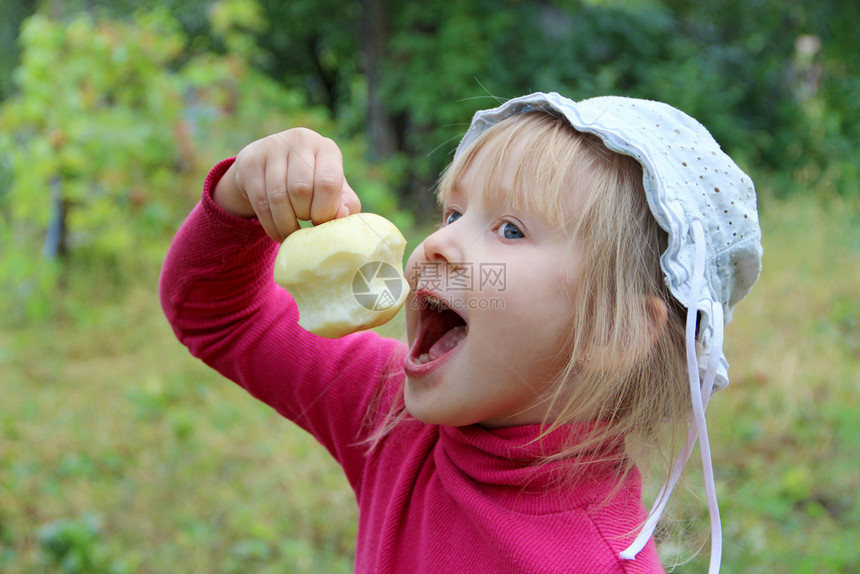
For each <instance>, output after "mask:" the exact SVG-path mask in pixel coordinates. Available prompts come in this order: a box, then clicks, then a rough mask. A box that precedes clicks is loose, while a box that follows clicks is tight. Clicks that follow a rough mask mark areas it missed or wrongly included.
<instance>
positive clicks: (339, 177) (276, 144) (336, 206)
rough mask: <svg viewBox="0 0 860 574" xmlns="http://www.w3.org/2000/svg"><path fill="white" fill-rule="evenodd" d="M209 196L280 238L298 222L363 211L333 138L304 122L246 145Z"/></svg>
mask: <svg viewBox="0 0 860 574" xmlns="http://www.w3.org/2000/svg"><path fill="white" fill-rule="evenodd" d="M212 197H213V199H214V200H215V203H217V204H218V205H219V206H220V207H221V208H222V209H224V210H225V211H227V212H228V213H232V214H233V215H237V216H239V217H253V216H255V215H256V216H257V219H259V220H260V223H261V224H262V225H263V228H264V229H265V230H266V233H268V234H269V237H271V238H272V239H274V240H275V241H283V240H284V239H285V238H286V237H287V236H288V235H289V234H291V233H292V232H293V231H295V230H297V229H298V228H299V222H298V220H300V219H301V220H310V221H312V222H313V223H314V224H315V225H316V224H320V223H324V222H326V221H329V220H331V219H336V218H340V217H346V216H347V215H350V214H353V213H358V212H359V211H361V202H360V201H359V199H358V196H357V195H356V194H355V192H354V191H353V190H352V188H351V187H349V184H348V183H347V182H346V178H345V177H344V174H343V157H342V156H341V153H340V148H338V147H337V144H335V143H334V142H333V141H332V140H330V139H328V138H325V137H323V136H321V135H320V134H318V133H316V132H314V131H311V130H309V129H305V128H293V129H291V130H287V131H285V132H281V133H278V134H273V135H270V136H268V137H266V138H263V139H261V140H257V141H255V142H254V143H252V144H250V145H248V146H247V147H245V148H244V149H243V150H242V151H241V152H239V155H238V156H236V162H235V163H234V164H233V165H232V166H231V167H230V169H228V170H227V173H225V174H224V176H223V177H222V178H221V180H220V181H219V182H218V185H217V186H216V187H215V192H214V193H213V196H212Z"/></svg>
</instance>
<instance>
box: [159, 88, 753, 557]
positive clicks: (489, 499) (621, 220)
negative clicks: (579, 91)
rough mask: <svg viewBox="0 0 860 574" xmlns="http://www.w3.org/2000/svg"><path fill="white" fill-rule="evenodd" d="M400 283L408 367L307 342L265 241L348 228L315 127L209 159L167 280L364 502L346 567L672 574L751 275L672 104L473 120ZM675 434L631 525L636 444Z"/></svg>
mask: <svg viewBox="0 0 860 574" xmlns="http://www.w3.org/2000/svg"><path fill="white" fill-rule="evenodd" d="M439 202H440V204H441V205H442V222H441V226H440V227H439V229H438V230H437V231H436V232H434V233H432V234H431V235H430V236H429V237H427V238H426V239H425V240H424V242H423V243H421V244H420V245H419V246H418V247H416V248H415V250H414V252H413V253H412V255H411V257H410V258H409V261H408V263H407V266H406V275H407V278H408V280H409V282H410V287H411V293H410V299H409V301H408V303H407V310H406V324H407V339H408V342H409V347H407V346H406V345H404V344H403V343H401V342H399V341H396V340H391V339H386V338H383V337H380V336H378V335H376V334H375V333H373V332H363V333H357V334H354V335H350V336H347V337H344V338H342V339H337V340H330V339H322V338H318V337H316V336H314V335H311V334H310V333H307V332H305V331H304V330H302V329H301V328H300V327H298V325H297V317H298V313H297V310H296V308H295V305H294V303H293V302H292V299H291V298H290V296H289V294H288V293H286V292H285V291H284V290H282V289H281V288H279V287H278V286H276V285H275V284H274V283H273V280H272V276H271V268H272V262H273V259H274V256H275V253H276V252H277V248H278V242H279V241H281V240H282V239H283V238H285V237H286V236H288V235H289V234H290V233H292V232H293V231H295V230H296V229H298V221H297V220H311V221H312V222H313V223H315V224H319V223H322V222H324V221H327V220H330V219H333V218H338V217H344V216H346V215H348V214H351V213H356V212H358V211H359V210H360V202H359V198H358V197H357V195H356V193H355V192H354V191H353V190H352V189H351V188H350V186H349V184H348V183H347V182H346V179H345V177H344V174H343V169H342V162H341V157H340V153H339V150H338V148H337V146H336V145H335V144H334V143H333V142H332V141H331V140H328V139H326V138H323V137H322V136H320V135H318V134H316V133H314V132H311V131H309V130H305V129H293V130H289V131H286V132H283V133H281V134H277V135H274V136H270V137H268V138H265V139H263V140H260V141H257V142H255V143H253V144H251V145H249V146H248V147H246V148H245V149H244V150H242V152H241V153H240V154H239V155H238V157H237V158H235V160H233V159H230V160H226V161H224V162H221V163H220V164H218V165H217V166H216V167H215V168H214V169H213V170H212V172H211V173H210V174H209V176H208V177H207V179H206V183H205V186H204V192H203V199H202V201H201V203H200V204H199V205H198V206H197V207H196V208H195V209H194V211H193V212H192V213H191V215H190V216H189V217H188V219H187V220H186V222H185V223H184V225H183V226H182V228H181V229H180V230H179V232H178V234H177V236H176V238H175V240H174V242H173V245H172V246H171V249H170V252H169V253H168V256H167V260H166V262H165V266H164V270H163V273H162V278H161V297H162V304H163V307H164V311H165V313H166V315H167V317H168V319H169V320H170V322H171V324H172V325H173V328H174V330H175V332H176V334H177V336H178V337H179V339H180V340H181V341H182V342H183V343H184V344H186V345H187V346H188V347H189V349H190V350H191V352H192V353H193V354H194V355H195V356H197V357H199V358H201V359H202V360H204V361H205V362H206V363H208V364H209V365H211V366H212V367H213V368H215V369H217V370H218V371H219V372H221V373H223V374H224V375H225V376H226V377H228V378H230V379H232V380H234V381H236V382H237V383H238V384H239V385H241V386H242V387H244V388H245V389H247V390H248V392H250V393H251V394H252V395H254V396H255V397H257V398H258V399H260V400H262V401H264V402H266V403H267V404H269V405H271V406H272V407H273V408H275V409H276V410H277V411H278V412H280V413H281V414H283V415H284V416H285V417H287V418H290V419H291V420H293V421H295V422H296V423H297V424H298V425H300V426H301V427H302V428H304V429H306V430H307V431H308V432H310V433H312V434H313V435H314V436H315V437H316V438H317V439H318V440H319V441H320V442H321V443H322V444H323V445H324V446H325V447H326V448H327V449H328V450H329V452H331V454H332V455H333V456H334V457H335V458H336V459H337V461H338V462H339V463H340V464H341V465H342V467H343V469H344V472H345V473H346V476H347V479H348V480H349V483H350V485H351V486H352V488H353V489H354V491H355V496H356V499H357V502H358V505H359V510H360V512H359V530H358V541H357V550H356V558H355V569H356V572H410V573H418V572H458V573H464V572H476V573H477V572H480V573H488V572H505V573H510V572H583V573H595V572H599V573H606V572H628V573H632V572H662V571H663V570H662V567H661V565H660V561H659V559H658V556H657V553H656V550H655V546H654V543H653V541H652V540H651V534H652V532H653V530H654V528H655V526H656V523H657V521H658V520H659V517H660V514H661V512H662V509H663V505H664V504H665V501H666V499H667V498H668V496H669V494H670V493H671V490H672V487H673V486H674V483H675V481H676V480H677V479H678V476H679V475H680V473H681V470H682V468H683V466H684V463H685V462H686V459H687V457H688V456H689V454H690V450H691V449H692V446H693V443H694V441H695V440H696V439H697V437H698V439H700V442H701V447H700V450H701V453H702V459H703V462H704V470H705V475H706V487H707V492H708V500H709V506H710V511H711V517H712V533H713V535H712V548H711V556H712V559H711V569H712V571H716V570H718V569H719V560H720V542H721V538H720V530H719V524H720V523H719V515H718V510H717V505H716V497H715V494H714V482H713V475H712V471H711V467H710V454H709V450H708V442H707V429H706V426H705V419H704V410H705V407H706V406H707V402H708V399H709V397H710V394H711V392H712V390H713V389H715V388H721V387H723V386H725V385H726V384H727V383H728V379H727V377H726V368H727V366H728V365H727V363H726V362H725V358H724V357H723V354H722V333H723V326H724V324H725V323H727V322H728V321H729V320H730V317H731V310H732V308H733V307H734V305H735V304H736V303H737V301H738V300H739V299H740V298H742V297H743V296H744V295H745V294H746V293H747V292H748V291H749V289H750V288H751V287H752V284H753V283H754V282H755V281H756V279H757V277H758V274H759V271H760V264H761V263H760V262H761V246H760V232H759V228H758V222H757V216H756V205H755V193H754V190H753V187H752V182H751V181H750V180H749V178H748V177H747V176H746V175H745V174H744V173H743V172H742V171H740V169H738V167H737V166H736V165H735V164H734V163H733V162H732V161H731V159H729V158H728V157H727V156H726V155H725V154H724V153H723V152H722V151H720V149H719V146H718V145H717V144H716V142H714V140H713V139H712V138H711V136H710V135H709V134H708V132H707V131H706V130H705V129H704V128H703V127H702V126H701V125H700V124H698V123H697V122H695V121H694V120H692V119H691V118H689V117H688V116H686V115H684V114H683V113H681V112H679V111H678V110H675V109H674V108H671V107H669V106H667V105H664V104H659V103H655V102H648V101H642V100H633V99H627V98H616V97H604V98H595V99H591V100H586V101H583V102H573V101H571V100H568V99H566V98H563V97H561V96H559V95H558V94H543V93H538V94H532V95H529V96H524V97H522V98H518V99H514V100H510V101H508V102H506V103H505V104H503V105H501V106H500V107H498V108H496V109H493V110H488V111H484V112H480V113H478V114H477V115H476V116H475V118H474V120H473V122H472V126H471V128H470V129H469V131H468V132H467V134H466V136H465V137H464V139H463V141H462V143H461V144H460V146H459V148H458V151H457V154H456V156H455V159H454V161H453V163H452V165H451V166H450V167H449V169H448V170H447V171H446V173H445V174H444V177H443V178H442V180H441V183H440V186H439ZM679 422H680V423H685V424H686V423H689V428H690V432H689V434H688V438H687V441H686V443H685V445H684V447H683V448H682V452H681V453H680V455H679V456H678V457H677V459H676V460H675V462H674V464H673V465H672V467H671V471H670V473H669V479H668V480H667V483H666V486H665V487H664V489H663V491H662V492H661V493H660V495H659V496H658V503H657V505H656V507H655V509H654V510H653V511H652V512H651V514H650V515H646V512H645V509H644V507H643V505H642V502H641V497H640V487H641V485H640V476H639V474H638V471H637V470H636V468H635V466H634V465H633V463H632V462H631V460H630V458H629V456H628V455H627V454H626V453H625V441H627V442H628V443H629V442H630V441H632V440H636V441H640V440H653V439H654V438H655V437H657V436H659V433H658V431H659V430H660V429H661V428H663V427H664V426H666V425H672V424H677V423H679Z"/></svg>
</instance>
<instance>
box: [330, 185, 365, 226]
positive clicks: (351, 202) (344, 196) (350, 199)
mask: <svg viewBox="0 0 860 574" xmlns="http://www.w3.org/2000/svg"><path fill="white" fill-rule="evenodd" d="M355 213H361V200H360V199H358V194H356V193H355V192H354V191H353V190H352V188H351V187H350V186H349V184H348V183H347V182H346V179H344V180H343V188H342V189H341V192H340V207H339V208H338V210H337V215H335V218H341V217H346V216H347V215H353V214H355Z"/></svg>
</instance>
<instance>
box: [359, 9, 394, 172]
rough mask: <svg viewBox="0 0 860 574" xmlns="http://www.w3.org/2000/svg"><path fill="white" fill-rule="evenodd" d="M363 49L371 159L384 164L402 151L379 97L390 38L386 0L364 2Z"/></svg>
mask: <svg viewBox="0 0 860 574" xmlns="http://www.w3.org/2000/svg"><path fill="white" fill-rule="evenodd" d="M361 7H362V23H361V32H360V36H361V46H362V49H363V51H364V74H365V76H366V78H367V129H368V133H369V136H370V159H371V160H382V159H386V158H389V157H392V156H393V155H394V154H396V153H397V152H398V151H399V146H398V141H397V131H396V129H395V125H394V119H393V118H392V117H391V115H390V114H389V112H388V110H387V108H386V106H385V102H384V101H383V99H382V96H381V94H380V89H379V88H380V82H381V78H382V64H383V60H384V58H385V44H386V41H387V38H388V21H387V17H386V6H385V0H362V1H361Z"/></svg>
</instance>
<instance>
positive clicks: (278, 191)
mask: <svg viewBox="0 0 860 574" xmlns="http://www.w3.org/2000/svg"><path fill="white" fill-rule="evenodd" d="M288 177H289V176H288V170H287V161H286V159H285V158H284V156H283V154H282V153H278V154H272V155H269V157H268V158H267V161H266V174H265V179H266V199H267V203H268V213H269V217H270V218H271V228H269V227H267V226H266V224H264V225H263V227H264V228H265V229H266V231H267V232H268V233H269V235H270V236H271V237H272V238H273V239H276V240H279V241H283V240H284V239H285V238H286V237H287V236H288V235H289V234H290V233H292V232H293V231H295V230H297V229H298V228H299V222H298V221H297V219H296V216H297V214H300V211H299V210H300V209H301V207H300V206H299V207H298V208H297V207H296V205H295V203H294V201H293V198H292V196H291V193H290V190H289V183H288ZM261 222H262V220H261Z"/></svg>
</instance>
